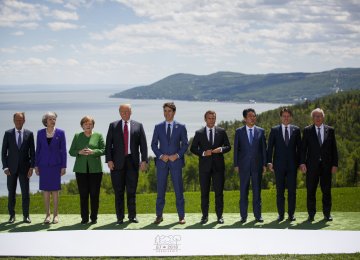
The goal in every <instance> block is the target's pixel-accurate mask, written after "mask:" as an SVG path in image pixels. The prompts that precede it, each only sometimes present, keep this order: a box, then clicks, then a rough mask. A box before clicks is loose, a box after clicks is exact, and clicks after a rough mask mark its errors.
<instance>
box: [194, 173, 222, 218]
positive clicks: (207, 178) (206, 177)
mask: <svg viewBox="0 0 360 260" xmlns="http://www.w3.org/2000/svg"><path fill="white" fill-rule="evenodd" d="M199 180H200V189H201V212H202V214H203V216H208V214H209V193H210V187H211V186H210V185H211V180H212V184H213V190H214V192H215V212H216V216H217V217H218V218H220V217H222V213H223V209H224V196H223V190H224V182H225V176H224V172H222V171H217V170H216V169H215V168H214V167H212V168H211V170H210V171H209V172H205V171H201V172H200V174H199Z"/></svg>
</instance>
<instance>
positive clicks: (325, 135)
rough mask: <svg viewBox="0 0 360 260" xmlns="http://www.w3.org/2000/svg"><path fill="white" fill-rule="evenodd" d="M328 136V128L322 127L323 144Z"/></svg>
mask: <svg viewBox="0 0 360 260" xmlns="http://www.w3.org/2000/svg"><path fill="white" fill-rule="evenodd" d="M328 135H329V127H328V126H327V125H324V140H323V142H322V143H323V144H324V143H325V141H326V139H327V138H328Z"/></svg>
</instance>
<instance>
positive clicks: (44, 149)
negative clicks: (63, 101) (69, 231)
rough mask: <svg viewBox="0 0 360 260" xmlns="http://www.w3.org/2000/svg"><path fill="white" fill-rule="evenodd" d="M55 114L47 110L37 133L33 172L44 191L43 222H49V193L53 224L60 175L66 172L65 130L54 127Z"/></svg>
mask: <svg viewBox="0 0 360 260" xmlns="http://www.w3.org/2000/svg"><path fill="white" fill-rule="evenodd" d="M56 118H57V114H56V113H55V112H47V113H46V114H45V115H44V116H43V118H42V123H43V124H44V126H45V127H46V128H45V129H41V130H39V131H38V133H37V140H36V144H37V145H36V158H35V159H36V161H35V172H36V174H37V175H39V176H40V185H39V189H40V190H42V191H44V193H43V194H44V202H45V211H46V217H45V220H44V223H45V224H49V223H50V219H51V212H50V195H51V196H52V198H53V204H54V217H53V221H52V223H53V224H56V223H58V222H59V217H58V201H59V190H60V189H61V176H63V175H64V174H65V172H66V140H65V132H64V131H63V130H60V129H58V128H55V123H56Z"/></svg>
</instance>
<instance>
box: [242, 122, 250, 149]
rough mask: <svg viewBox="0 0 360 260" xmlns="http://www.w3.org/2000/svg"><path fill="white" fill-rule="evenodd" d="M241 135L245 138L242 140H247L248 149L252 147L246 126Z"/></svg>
mask: <svg viewBox="0 0 360 260" xmlns="http://www.w3.org/2000/svg"><path fill="white" fill-rule="evenodd" d="M241 134H242V136H243V137H242V138H246V140H247V142H246V143H247V144H248V147H251V145H250V141H249V137H248V133H247V129H246V126H243V128H242V131H241Z"/></svg>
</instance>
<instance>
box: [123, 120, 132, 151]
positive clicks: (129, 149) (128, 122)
mask: <svg viewBox="0 0 360 260" xmlns="http://www.w3.org/2000/svg"><path fill="white" fill-rule="evenodd" d="M130 121H131V120H129V121H126V122H127V127H128V133H129V134H128V136H129V139H128V155H129V154H131V148H130V138H131V134H130V128H131V126H130V125H131V124H130ZM124 126H125V120H122V131H123V133H124Z"/></svg>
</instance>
